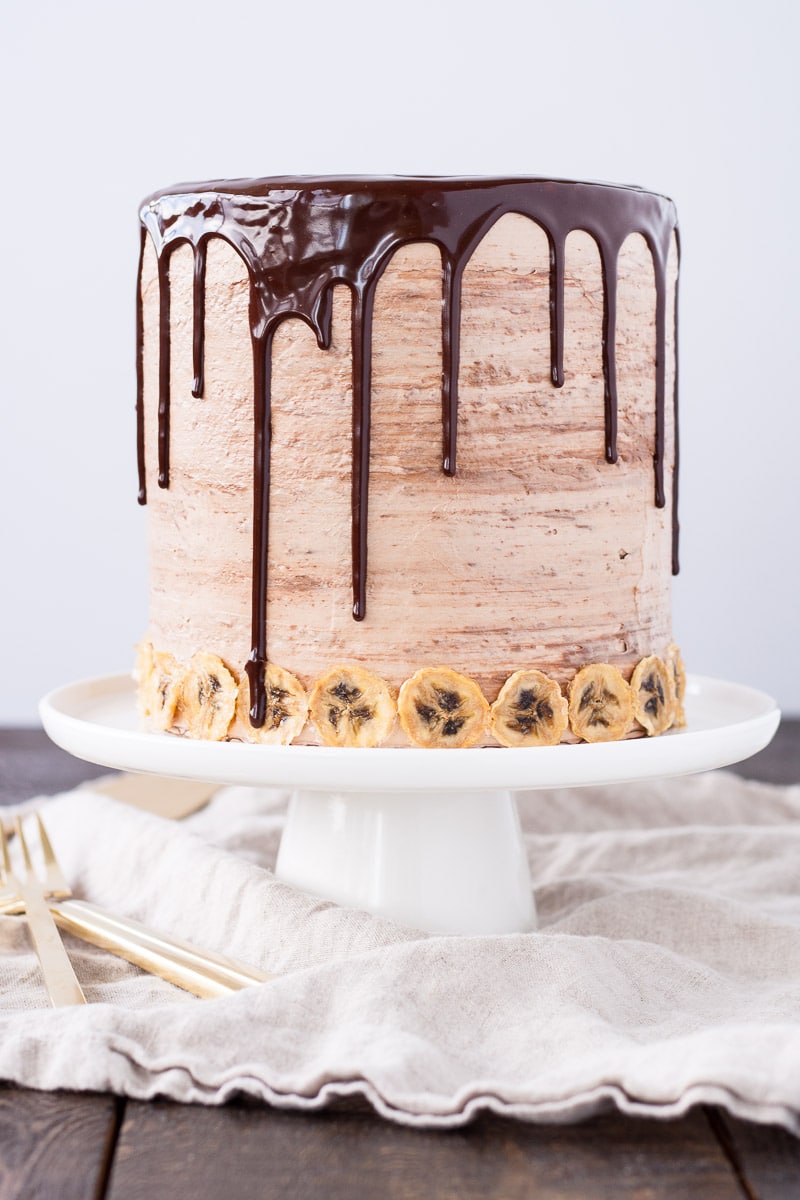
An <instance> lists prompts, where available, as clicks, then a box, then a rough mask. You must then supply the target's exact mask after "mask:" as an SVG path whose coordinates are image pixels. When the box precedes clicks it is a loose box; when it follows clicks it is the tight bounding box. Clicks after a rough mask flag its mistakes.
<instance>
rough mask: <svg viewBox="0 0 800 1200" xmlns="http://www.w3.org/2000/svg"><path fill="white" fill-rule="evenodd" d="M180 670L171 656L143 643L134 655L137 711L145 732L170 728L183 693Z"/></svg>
mask: <svg viewBox="0 0 800 1200" xmlns="http://www.w3.org/2000/svg"><path fill="white" fill-rule="evenodd" d="M183 676H184V672H183V668H182V667H181V665H180V663H179V662H178V660H177V659H176V658H173V656H172V655H171V654H166V653H164V652H162V651H157V650H154V649H153V646H152V644H151V643H150V642H142V644H141V645H140V646H139V647H138V650H137V655H136V667H135V669H134V678H135V679H136V680H137V682H138V685H139V686H138V703H139V712H140V714H141V716H142V718H143V720H144V723H145V724H146V726H147V728H148V729H152V730H162V729H169V727H170V725H171V724H172V723H173V721H174V720H175V715H176V713H177V711H178V706H179V705H180V703H181V697H182V693H183Z"/></svg>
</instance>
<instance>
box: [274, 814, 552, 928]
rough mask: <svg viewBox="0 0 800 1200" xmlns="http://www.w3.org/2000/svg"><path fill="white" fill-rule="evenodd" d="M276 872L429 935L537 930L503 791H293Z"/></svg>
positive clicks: (514, 822)
mask: <svg viewBox="0 0 800 1200" xmlns="http://www.w3.org/2000/svg"><path fill="white" fill-rule="evenodd" d="M275 874H276V875H277V877H278V878H279V879H282V880H284V881H285V882H286V883H290V884H292V885H293V886H294V887H299V888H302V889H303V890H304V891H307V892H311V893H313V894H315V895H318V896H323V897H325V898H326V899H329V900H335V901H336V902H337V903H339V904H345V905H347V906H348V907H350V908H363V909H366V910H368V911H369V912H371V913H374V914H376V915H378V916H384V917H388V918H390V919H391V920H394V921H399V922H401V923H402V924H404V925H412V926H414V927H416V928H421V929H426V930H428V931H430V932H432V933H472V934H488V933H512V932H519V931H523V930H528V929H533V928H535V924H536V915H535V909H534V904H533V896H532V891H531V880H530V874H529V871H528V860H527V856H526V854H525V846H524V843H523V840H522V833H521V830H520V823H519V816H518V814H517V807H516V804H515V803H514V798H513V796H512V795H511V793H510V792H506V791H494V792H491V791H490V792H486V791H481V792H447V791H431V792H427V793H426V792H420V791H413V792H412V791H409V792H400V791H378V792H316V791H313V792H312V791H297V792H295V793H294V794H293V796H292V798H291V800H290V802H289V810H288V814H287V819H286V828H285V830H284V833H283V836H282V838H281V846H280V852H279V854H278V861H277V865H276V868H275Z"/></svg>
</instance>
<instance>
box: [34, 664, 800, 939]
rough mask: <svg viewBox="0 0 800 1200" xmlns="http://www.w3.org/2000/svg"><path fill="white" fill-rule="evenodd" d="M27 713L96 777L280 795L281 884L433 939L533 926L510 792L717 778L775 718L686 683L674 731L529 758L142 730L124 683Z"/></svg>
mask: <svg viewBox="0 0 800 1200" xmlns="http://www.w3.org/2000/svg"><path fill="white" fill-rule="evenodd" d="M40 713H41V718H42V723H43V725H44V727H45V729H46V730H47V733H48V734H49V735H50V737H51V738H52V740H53V741H54V742H55V743H56V744H57V745H59V746H61V747H62V748H63V749H65V750H68V751H69V752H70V753H71V754H74V755H76V756H77V757H78V758H84V759H88V760H89V761H90V762H95V763H100V764H102V765H103V766H107V767H114V768H117V769H121V770H125V771H139V772H145V773H150V774H156V775H168V776H174V777H178V778H183V779H196V780H203V781H207V782H209V783H220V784H245V785H248V786H254V787H264V786H269V787H280V788H287V789H289V790H290V792H291V798H290V801H289V808H288V813H287V820H286V827H285V830H284V833H283V837H282V840H281V846H280V853H279V855H278V862H277V866H276V874H277V875H278V876H279V877H280V878H281V879H283V880H285V881H286V882H288V883H291V884H294V885H296V886H297V887H300V888H303V889H304V890H306V891H309V892H312V893H314V894H316V895H319V896H325V897H328V898H329V899H332V900H336V901H338V902H339V903H342V904H347V905H349V906H351V907H358V908H365V909H367V910H369V911H370V912H373V913H376V914H379V915H382V916H387V917H390V918H392V919H394V920H397V921H401V922H403V923H406V924H410V925H414V926H416V927H418V928H423V929H428V930H431V931H434V932H443V933H505V932H513V931H518V930H525V929H532V928H533V927H534V926H535V912H534V907H533V900H532V891H531V881H530V875H529V871H528V861H527V856H526V853H525V847H524V843H523V840H522V836H521V831H520V825H519V818H518V815H517V810H516V805H515V803H514V797H513V794H514V792H517V791H527V790H529V789H536V788H553V787H582V786H585V785H589V784H609V783H622V782H629V781H633V780H646V779H653V778H660V777H665V776H670V775H687V774H692V773H693V772H696V771H704V770H710V769H711V768H714V767H722V766H727V765H729V764H731V763H734V762H739V761H741V760H742V759H745V758H749V757H750V755H752V754H755V753H756V752H757V751H758V750H762V749H763V748H764V747H765V746H766V745H767V744H768V743H769V742H770V740H771V739H772V737H773V735H774V733H775V730H776V729H777V727H778V722H779V720H780V712H779V710H778V708H777V706H776V704H775V702H774V700H772V699H771V697H769V696H767V695H766V694H765V693H763V692H759V691H756V690H754V689H753V688H749V687H744V686H743V685H741V684H734V683H725V682H723V681H721V680H716V679H709V678H705V677H701V676H690V677H689V682H688V686H687V694H686V715H687V728H686V729H683V730H673V731H671V732H670V733H668V734H664V735H662V736H661V737H658V738H640V739H637V740H632V741H626V742H609V743H599V744H595V745H563V746H552V747H541V748H538V749H529V750H509V749H501V748H495V749H477V750H416V749H377V750H346V749H342V750H337V749H328V748H324V747H318V746H257V745H249V744H243V743H241V742H203V741H193V740H191V739H189V738H185V737H176V736H175V735H173V734H166V733H144V732H142V731H141V730H140V729H139V728H138V718H137V713H136V703H135V695H134V685H133V682H132V681H131V678H130V676H129V675H108V676H102V677H99V678H96V679H87V680H84V681H82V682H80V683H73V684H70V685H69V686H67V687H63V688H59V689H58V690H57V691H54V692H51V693H50V695H48V696H46V697H45V699H44V700H43V701H42V702H41V705H40Z"/></svg>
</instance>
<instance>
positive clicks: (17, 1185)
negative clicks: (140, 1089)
mask: <svg viewBox="0 0 800 1200" xmlns="http://www.w3.org/2000/svg"><path fill="white" fill-rule="evenodd" d="M117 1128H118V1101H117V1100H116V1099H115V1097H114V1096H97V1095H90V1094H86V1095H74V1094H71V1093H66V1092H34V1091H28V1090H26V1089H24V1088H16V1087H7V1086H3V1085H1V1084H0V1200H17V1198H19V1200H94V1198H95V1197H98V1196H102V1195H103V1193H104V1190H105V1181H106V1178H107V1173H108V1164H109V1160H110V1155H111V1153H112V1152H113V1146H114V1142H115V1138H116V1132H117Z"/></svg>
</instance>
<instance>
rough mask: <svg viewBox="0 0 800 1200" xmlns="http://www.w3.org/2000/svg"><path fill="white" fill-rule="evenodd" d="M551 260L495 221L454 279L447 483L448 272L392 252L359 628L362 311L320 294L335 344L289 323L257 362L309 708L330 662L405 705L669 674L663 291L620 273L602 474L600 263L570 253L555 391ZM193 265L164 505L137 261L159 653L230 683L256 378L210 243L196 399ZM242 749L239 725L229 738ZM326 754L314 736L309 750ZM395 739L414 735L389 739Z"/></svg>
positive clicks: (185, 285)
mask: <svg viewBox="0 0 800 1200" xmlns="http://www.w3.org/2000/svg"><path fill="white" fill-rule="evenodd" d="M549 269H550V268H549V249H548V242H547V237H546V235H545V234H544V232H543V231H542V230H541V229H540V228H539V227H538V226H537V225H535V224H534V223H533V222H532V221H530V220H529V219H527V218H525V217H522V216H519V215H516V214H509V215H506V216H504V217H502V218H501V219H500V220H499V221H498V222H497V224H496V225H495V226H494V227H493V228H492V229H491V230H490V232H489V233H488V234H487V235H486V236H485V237H484V239H483V241H482V242H481V243H480V245H479V246H478V248H477V250H476V251H475V253H474V255H473V257H472V259H471V260H470V262H469V264H468V266H467V268H466V270H465V273H464V281H463V307H462V314H461V357H460V375H459V396H460V400H459V413H458V431H459V460H458V471H457V474H456V475H455V476H454V477H450V476H447V475H445V474H444V473H443V472H442V469H441V405H442V401H441V378H442V360H441V321H442V300H441V258H440V254H439V252H438V250H437V249H436V247H435V246H433V245H431V244H424V243H416V244H412V245H407V246H405V247H403V248H401V249H400V250H398V251H397V252H396V253H395V254H394V257H393V258H392V260H391V262H390V264H389V266H388V268H387V269H386V272H385V274H384V275H383V277H382V278H381V280H380V283H379V284H378V288H377V294H376V302H375V317H374V326H373V337H372V345H373V368H372V381H373V382H372V389H373V390H372V436H371V454H370V482H369V489H370V490H369V524H368V545H369V573H368V584H367V615H366V618H365V619H364V620H363V621H355V620H354V619H353V617H352V591H351V529H350V511H351V462H352V447H351V421H352V414H351V405H352V382H351V353H350V336H351V322H350V311H351V296H350V292H349V291H348V290H347V289H346V288H345V287H343V286H338V287H336V288H335V290H334V300H333V326H332V328H333V342H332V345H331V348H330V349H329V350H320V349H319V347H318V346H317V343H316V339H315V337H314V335H313V333H312V332H311V330H310V329H309V328H308V327H307V326H306V325H304V324H303V323H302V322H301V321H299V320H291V321H286V322H284V323H283V324H282V325H281V326H280V328H279V329H278V331H277V334H276V336H275V339H274V346H273V357H272V362H273V366H272V459H271V461H272V477H271V489H270V517H269V528H270V543H269V561H268V578H269V591H268V609H267V615H268V623H267V646H268V652H269V658H270V660H271V661H274V662H275V663H277V664H279V665H280V666H282V667H284V668H286V669H287V670H289V671H291V672H292V673H293V674H294V675H296V676H297V677H298V678H299V679H300V680H301V682H302V683H303V684H304V685H305V687H306V688H307V690H309V691H310V690H311V688H312V686H313V683H314V681H315V680H316V679H317V678H318V677H319V676H320V675H321V674H323V672H325V671H326V670H327V669H328V668H329V667H330V666H331V664H333V663H337V662H352V663H357V664H361V665H362V666H364V667H366V668H368V669H369V670H370V671H371V672H373V673H375V674H376V675H378V676H380V677H381V678H382V679H384V680H386V681H387V683H388V684H389V685H390V687H391V688H393V689H394V690H395V691H397V690H399V688H400V686H401V684H402V683H403V682H404V680H406V679H408V678H409V677H410V676H412V675H413V674H414V673H415V672H416V671H418V670H419V669H420V668H421V667H424V666H434V665H437V664H440V663H443V664H447V665H448V666H449V667H451V668H453V669H455V670H457V671H459V672H462V673H463V674H465V675H467V676H469V677H471V678H472V679H474V680H475V681H476V682H477V683H478V685H479V686H480V688H481V690H482V691H483V694H484V695H485V697H486V699H487V700H488V701H489V702H490V703H491V702H492V701H494V699H495V698H496V696H497V694H498V692H499V690H500V688H501V686H502V685H503V683H504V682H505V681H506V679H508V677H509V676H511V675H512V674H513V673H514V672H516V671H519V670H521V669H537V670H539V671H543V672H545V673H546V674H548V675H550V676H552V677H553V678H554V679H556V680H557V681H558V682H559V683H561V684H562V685H566V684H567V683H568V682H569V680H570V679H571V678H572V677H573V676H574V674H575V672H576V671H577V670H578V669H579V668H580V667H582V666H584V665H585V664H587V663H591V662H604V663H609V664H612V665H614V666H617V667H618V668H619V669H620V670H621V671H622V673H623V675H624V676H625V677H626V678H630V675H631V672H632V670H633V667H634V665H635V664H636V662H637V661H638V660H640V659H642V658H643V657H645V656H648V655H653V654H656V655H661V656H664V655H665V654H666V651H667V647H668V645H669V643H670V642H671V640H672V634H671V623H670V587H671V584H670V581H671V520H670V512H671V502H672V497H671V487H672V465H673V460H674V427H673V413H672V406H671V405H667V411H666V447H665V456H664V465H665V480H666V489H667V497H666V500H667V503H666V507H665V508H657V507H656V506H655V504H654V498H653V490H654V484H653V456H654V438H655V403H654V396H655V386H656V377H655V345H656V335H655V285H654V272H653V262H652V257H651V254H650V250H649V249H648V247H647V245H646V244H645V242H644V239H643V238H642V237H641V236H640V235H638V234H635V235H632V236H630V237H629V238H628V239H627V241H626V242H625V244H624V246H623V247H622V250H621V252H620V255H619V263H618V288H617V326H616V361H617V381H618V397H619V430H618V442H617V444H618V451H619V458H618V461H617V462H616V463H614V464H610V463H608V462H606V460H605V456H604V425H603V419H604V417H603V414H604V382H603V365H602V340H603V288H602V272H601V264H600V257H599V253H598V249H597V246H596V244H595V242H594V241H593V239H592V238H591V237H589V236H588V235H587V234H585V233H582V232H576V233H573V234H571V235H570V236H569V237H568V239H567V243H566V271H565V301H564V309H565V311H564V331H565V332H564V364H565V376H566V380H565V384H564V386H563V388H560V389H557V388H554V387H553V385H552V383H551V381H550V334H549V328H550V327H549V308H548V305H549ZM676 274H677V253H676V251H675V247H674V245H673V249H672V252H671V254H670V259H669V264H668V294H667V305H666V311H667V380H666V394H667V396H670V395H671V394H672V384H673V378H674V328H673V319H672V314H673V312H674V288H675V279H676ZM192 279H193V262H192V252H191V250H190V248H189V247H186V246H182V247H178V248H177V249H176V250H175V251H174V252H173V254H172V256H171V260H170V286H171V364H172V367H171V372H172V373H171V435H170V436H171V464H170V486H169V488H168V489H160V488H159V487H158V486H157V478H156V476H157V446H156V438H157V428H158V420H157V406H158V328H159V287H158V279H157V266H156V259H155V253H154V251H153V249H152V247H151V246H150V245H149V244H148V245H147V246H146V248H145V257H144V264H143V314H144V397H145V400H144V403H145V422H144V427H145V457H146V466H147V495H148V509H147V511H148V529H149V556H150V628H149V631H148V634H147V637H148V639H149V640H150V641H151V642H152V643H153V645H154V646H156V647H157V648H158V649H159V650H163V651H168V652H170V653H171V654H173V655H174V656H175V657H176V659H178V660H179V661H181V662H188V660H189V659H190V658H191V657H192V656H193V655H194V654H196V653H197V652H199V651H204V652H210V653H213V654H216V655H218V656H219V657H220V658H221V659H222V660H223V661H224V662H225V663H226V664H227V665H228V667H229V668H230V670H231V671H232V672H233V674H234V675H235V676H236V677H237V678H239V677H240V676H241V675H242V672H243V667H244V664H245V662H246V661H247V658H248V655H249V653H250V649H251V628H250V624H251V580H252V559H253V524H252V522H253V517H252V508H253V487H252V477H253V398H252V397H253V377H252V351H251V337H250V326H249V322H248V298H249V294H250V282H249V278H248V274H247V270H246V268H245V265H244V263H243V262H242V260H241V259H240V258H239V256H238V255H237V254H236V253H235V251H234V250H233V249H232V248H231V247H230V246H229V245H227V244H226V243H225V242H223V241H222V240H220V239H214V238H212V239H211V240H210V241H209V243H208V260H207V273H206V307H205V389H204V395H203V397H202V398H200V399H196V398H193V397H192V394H191V387H192V329H193V317H192V287H193V283H192ZM237 732H238V734H239V735H240V736H246V733H247V731H246V729H245V730H243V729H241V728H238V726H235V727H234V728H233V729H232V733H234V734H236V733H237ZM301 740H306V741H308V740H311V741H315V740H317V738H316V735H315V733H314V730H313V727H311V726H307V728H306V732H305V734H304V737H303V739H301ZM393 740H394V741H400V742H401V743H402V741H403V737H402V734H400V733H395V735H394V739H393Z"/></svg>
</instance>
